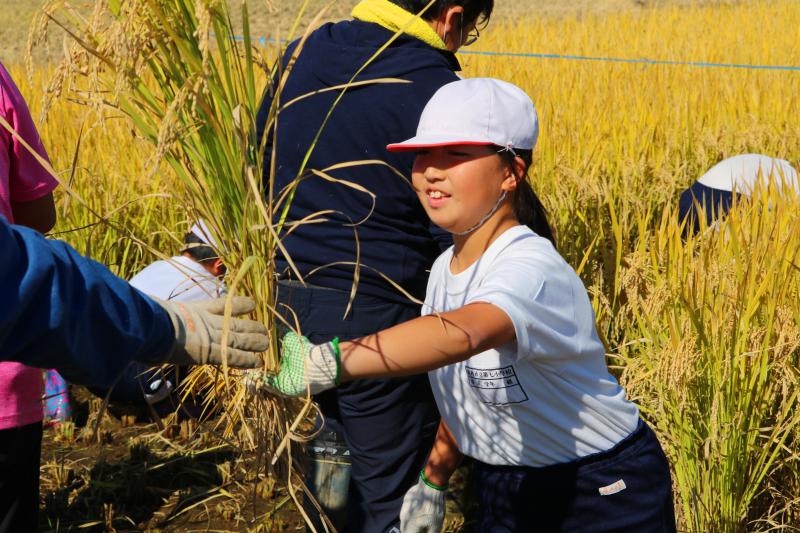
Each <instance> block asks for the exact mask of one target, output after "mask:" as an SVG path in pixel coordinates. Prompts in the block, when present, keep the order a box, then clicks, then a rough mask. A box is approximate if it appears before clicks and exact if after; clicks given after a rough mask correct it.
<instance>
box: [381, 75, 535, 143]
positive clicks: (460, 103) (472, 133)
mask: <svg viewBox="0 0 800 533" xmlns="http://www.w3.org/2000/svg"><path fill="white" fill-rule="evenodd" d="M538 137H539V118H538V116H537V114H536V108H535V107H534V106H533V102H532V101H531V99H530V97H529V96H528V95H527V94H525V92H524V91H523V90H522V89H520V88H519V87H517V86H516V85H513V84H511V83H508V82H505V81H501V80H497V79H493V78H469V79H463V80H458V81H454V82H451V83H448V84H447V85H444V86H442V87H441V88H440V89H439V90H438V91H436V93H435V94H434V95H433V96H432V97H431V99H430V101H428V103H427V105H426V106H425V109H423V111H422V116H420V119H419V125H418V126H417V134H416V135H415V136H414V137H412V138H410V139H408V140H406V141H403V142H401V143H395V144H390V145H389V146H387V147H386V149H387V150H389V151H390V152H411V151H415V150H419V149H420V148H432V147H436V146H450V145H455V144H471V145H497V146H501V147H503V148H505V149H508V150H510V151H512V152H513V151H514V150H515V149H520V150H532V149H533V147H534V146H536V139H537V138H538Z"/></svg>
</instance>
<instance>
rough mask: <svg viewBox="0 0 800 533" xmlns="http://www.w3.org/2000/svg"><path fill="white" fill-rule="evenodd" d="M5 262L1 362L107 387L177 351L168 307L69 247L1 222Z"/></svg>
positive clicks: (0, 278) (0, 273) (0, 266)
mask: <svg viewBox="0 0 800 533" xmlns="http://www.w3.org/2000/svg"><path fill="white" fill-rule="evenodd" d="M0 258H2V259H0V293H1V294H2V300H0V360H2V361H18V362H21V363H25V364H27V365H30V366H36V367H43V368H55V369H57V370H58V371H59V372H61V373H62V375H64V377H66V378H67V379H69V380H72V381H76V382H79V383H87V384H105V383H110V382H112V381H113V380H114V379H115V378H116V377H117V376H118V375H119V374H120V373H121V372H122V371H123V370H124V368H125V367H126V366H127V365H128V363H129V362H131V361H132V360H142V361H149V362H158V361H163V360H164V359H165V358H166V356H167V355H168V354H169V351H170V350H171V349H172V346H173V344H174V342H175V341H174V333H173V329H172V322H171V321H170V319H169V316H168V315H167V313H166V312H165V311H164V310H163V309H162V308H161V306H159V305H158V304H157V303H156V302H154V301H153V300H151V299H150V298H148V297H146V296H145V295H144V294H142V293H140V292H138V291H137V290H136V289H134V288H133V287H131V286H130V285H128V283H127V282H125V281H124V280H121V279H120V278H118V277H116V276H114V275H113V274H112V273H111V272H110V271H109V270H108V269H107V268H105V267H104V266H103V265H101V264H100V263H96V262H94V261H91V260H89V259H86V258H84V257H81V256H80V255H79V254H78V252H76V251H75V250H74V249H73V248H71V247H70V246H68V245H67V244H65V243H63V242H58V241H49V240H47V239H45V238H44V237H42V236H41V235H40V234H39V233H37V232H35V231H33V230H29V229H27V228H23V227H20V226H13V225H10V224H9V223H8V222H7V221H6V220H5V219H4V218H3V217H0Z"/></svg>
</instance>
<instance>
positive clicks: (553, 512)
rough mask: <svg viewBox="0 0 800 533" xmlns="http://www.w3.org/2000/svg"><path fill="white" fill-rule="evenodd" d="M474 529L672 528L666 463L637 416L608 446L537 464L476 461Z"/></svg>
mask: <svg viewBox="0 0 800 533" xmlns="http://www.w3.org/2000/svg"><path fill="white" fill-rule="evenodd" d="M474 476H475V478H474V486H475V490H476V496H477V499H478V509H479V511H478V524H477V527H476V528H475V531H476V532H480V533H485V532H491V533H501V532H502V533H506V532H509V533H510V532H523V531H530V532H551V531H559V532H560V531H564V532H587V533H589V532H591V533H601V532H620V533H623V532H625V533H627V532H634V531H635V532H636V533H651V532H652V533H656V532H659V533H672V532H674V531H675V530H676V525H675V511H674V507H673V502H672V482H671V480H670V473H669V464H668V463H667V458H666V456H665V455H664V452H663V450H662V449H661V445H660V444H659V443H658V440H657V439H656V436H655V434H654V433H653V430H651V429H650V427H649V426H647V424H645V423H644V422H640V423H639V427H638V428H637V429H636V431H634V432H633V433H632V434H631V435H630V436H628V437H627V438H626V439H625V440H623V441H622V442H620V443H619V444H617V445H616V446H615V447H614V448H612V449H611V450H609V451H607V452H604V453H600V454H595V455H592V456H589V457H585V458H583V459H580V460H578V461H574V462H571V463H565V464H561V465H554V466H549V467H543V468H531V467H515V466H494V465H487V464H485V463H481V462H479V461H476V463H475V470H474Z"/></svg>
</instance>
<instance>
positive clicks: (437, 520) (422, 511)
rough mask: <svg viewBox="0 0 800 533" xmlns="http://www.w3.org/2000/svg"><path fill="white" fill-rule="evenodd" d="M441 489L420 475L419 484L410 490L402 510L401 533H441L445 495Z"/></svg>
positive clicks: (404, 499) (445, 491)
mask: <svg viewBox="0 0 800 533" xmlns="http://www.w3.org/2000/svg"><path fill="white" fill-rule="evenodd" d="M446 493H447V486H444V487H440V486H438V485H435V484H433V483H431V482H430V481H429V480H428V479H427V478H426V477H425V470H423V471H422V472H420V473H419V480H417V484H416V485H414V486H413V487H411V488H410V489H408V492H406V495H405V496H404V497H403V506H402V507H401V508H400V533H439V532H440V531H441V530H442V527H444V513H445V494H446Z"/></svg>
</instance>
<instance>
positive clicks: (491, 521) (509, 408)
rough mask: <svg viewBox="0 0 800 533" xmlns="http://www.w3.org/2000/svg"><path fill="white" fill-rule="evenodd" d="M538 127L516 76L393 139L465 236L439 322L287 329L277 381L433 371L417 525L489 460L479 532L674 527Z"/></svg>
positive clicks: (444, 280) (421, 527) (469, 91)
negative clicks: (550, 188) (547, 209)
mask: <svg viewBox="0 0 800 533" xmlns="http://www.w3.org/2000/svg"><path fill="white" fill-rule="evenodd" d="M537 135H538V118H537V114H536V110H535V108H534V106H533V103H532V102H531V100H530V98H529V97H528V96H527V95H526V94H525V93H524V92H523V91H522V90H521V89H519V88H518V87H516V86H514V85H511V84H509V83H506V82H502V81H499V80H494V79H467V80H460V81H456V82H453V83H450V84H448V85H445V86H444V87H442V88H441V89H439V91H438V92H437V93H436V94H435V95H434V96H433V98H432V99H431V100H430V102H429V103H428V105H427V106H426V107H425V110H424V111H423V113H422V117H421V119H420V123H419V127H418V129H417V135H416V136H415V137H413V138H412V139H409V140H407V141H405V142H402V143H399V144H393V145H390V146H389V147H388V148H389V150H395V151H397V150H403V151H414V152H416V160H415V163H414V167H413V173H412V179H413V186H414V188H415V190H416V192H417V194H418V195H419V198H420V200H421V202H422V203H423V205H424V207H425V210H426V212H427V213H428V214H429V215H430V218H431V220H432V221H433V222H434V223H436V224H437V225H439V226H441V227H442V228H444V229H446V230H447V231H449V232H451V233H452V234H453V241H454V245H453V246H452V247H450V248H449V249H448V250H447V251H445V252H444V253H443V254H442V255H441V256H440V257H439V259H438V260H437V261H436V263H435V264H434V266H433V268H432V270H431V275H430V279H429V281H428V288H427V293H426V297H425V305H424V308H423V315H425V316H422V317H420V318H417V319H415V320H411V321H409V322H406V323H404V324H400V325H398V326H395V327H393V328H390V329H387V330H384V331H381V332H379V333H376V334H374V335H371V336H368V337H364V338H361V339H357V340H354V341H350V342H341V343H339V342H338V341H337V340H336V339H334V340H333V341H332V342H329V343H325V344H319V345H314V344H311V343H310V342H309V341H307V340H306V339H304V338H303V337H300V336H298V335H295V334H294V333H289V334H288V335H287V336H286V337H285V338H284V343H283V357H282V360H281V368H280V372H279V373H278V375H277V376H269V377H266V378H264V382H263V383H264V385H265V386H266V387H267V388H268V389H271V390H273V391H277V392H278V393H280V394H284V395H290V396H297V395H305V394H307V392H308V391H309V390H310V392H311V393H312V394H315V393H317V392H319V391H321V390H325V389H328V388H331V387H335V386H336V385H338V384H339V383H340V382H344V381H348V380H352V379H363V378H369V377H376V376H386V375H404V374H413V373H418V372H426V371H427V372H429V377H430V381H431V384H432V387H433V391H434V394H435V397H436V401H437V405H438V407H439V411H440V412H441V415H442V423H441V426H440V430H439V435H438V436H437V441H436V443H435V444H434V447H433V450H432V451H431V454H430V456H429V459H428V462H427V464H426V466H425V468H424V469H423V470H422V472H421V473H420V478H419V481H418V483H417V484H416V485H415V486H413V487H411V488H410V489H409V491H408V493H407V494H406V497H405V499H404V502H403V509H402V512H401V530H402V531H403V532H408V531H411V532H415V531H439V530H440V529H441V526H442V522H443V518H444V500H445V498H444V494H445V492H444V491H445V490H446V488H447V481H448V479H449V477H450V475H451V474H452V472H453V470H454V469H455V467H456V466H457V464H458V462H459V461H460V459H461V457H462V456H463V455H467V456H470V457H472V458H474V459H475V470H474V474H475V480H474V485H475V488H476V491H477V495H476V496H477V500H478V509H479V516H478V523H477V527H476V530H477V531H592V532H597V531H674V530H675V518H674V511H673V503H672V487H671V482H670V474H669V465H668V463H667V460H666V457H665V455H664V452H663V451H662V449H661V446H660V445H659V443H658V440H657V439H656V437H655V434H654V433H653V431H652V430H651V429H650V428H649V427H648V426H647V425H646V424H645V423H644V422H643V421H642V420H641V419H640V417H639V410H638V409H637V407H636V406H635V405H634V404H633V403H631V402H630V401H628V400H627V399H626V398H625V391H624V390H623V389H622V388H621V387H620V385H619V383H618V382H617V380H616V379H615V378H614V377H613V376H612V375H611V374H610V373H609V372H608V368H607V366H606V362H605V350H604V346H603V343H602V342H601V341H600V338H599V337H598V334H597V331H596V327H595V316H594V311H593V309H592V307H591V303H590V301H589V298H588V296H587V294H586V290H585V288H584V287H583V285H582V283H581V281H580V279H579V278H578V276H577V275H576V274H575V272H574V270H573V269H572V268H571V267H570V266H569V265H568V264H567V263H566V262H565V261H564V259H563V258H562V257H561V256H560V255H559V254H558V252H557V251H556V249H555V246H554V244H553V242H552V235H551V233H550V229H549V227H548V225H547V221H546V219H545V217H544V210H543V209H542V207H541V205H540V204H539V202H538V200H537V199H536V195H535V194H534V193H533V191H532V189H531V188H530V185H529V183H528V181H527V180H526V173H527V169H528V167H529V166H530V154H531V151H532V149H533V148H534V145H535V144H536V139H537ZM462 454H463V455H462Z"/></svg>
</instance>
